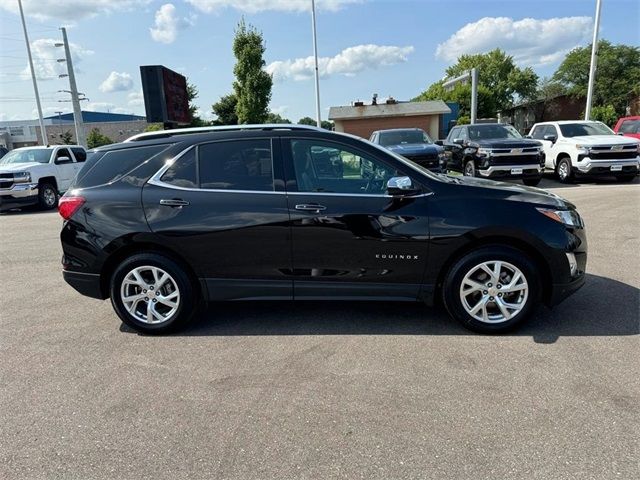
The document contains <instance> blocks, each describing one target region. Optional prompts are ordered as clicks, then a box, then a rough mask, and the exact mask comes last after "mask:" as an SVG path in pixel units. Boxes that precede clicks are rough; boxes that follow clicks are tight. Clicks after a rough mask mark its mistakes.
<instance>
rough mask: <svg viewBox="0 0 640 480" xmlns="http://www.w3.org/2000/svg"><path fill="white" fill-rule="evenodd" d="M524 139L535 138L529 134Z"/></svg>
mask: <svg viewBox="0 0 640 480" xmlns="http://www.w3.org/2000/svg"><path fill="white" fill-rule="evenodd" d="M524 138H533V137H532V136H531V135H529V134H527V135H525V136H524Z"/></svg>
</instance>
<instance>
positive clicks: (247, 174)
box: [198, 139, 273, 191]
mask: <svg viewBox="0 0 640 480" xmlns="http://www.w3.org/2000/svg"><path fill="white" fill-rule="evenodd" d="M198 159H199V162H198V163H199V173H200V188H207V189H214V190H254V191H272V190H273V167H272V160H271V141H270V140H268V139H259V140H238V141H230V142H216V143H205V144H203V145H200V146H199V147H198Z"/></svg>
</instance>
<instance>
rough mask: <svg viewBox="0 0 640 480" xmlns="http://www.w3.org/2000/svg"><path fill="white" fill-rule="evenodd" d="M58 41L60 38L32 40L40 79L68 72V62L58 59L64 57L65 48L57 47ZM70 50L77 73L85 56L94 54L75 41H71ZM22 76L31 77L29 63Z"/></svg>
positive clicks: (35, 64) (35, 66)
mask: <svg viewBox="0 0 640 480" xmlns="http://www.w3.org/2000/svg"><path fill="white" fill-rule="evenodd" d="M56 42H60V40H55V39H53V38H40V39H38V40H34V41H33V42H31V55H32V56H33V67H34V69H35V71H36V77H37V78H38V79H40V80H53V79H56V78H58V75H61V74H66V73H67V64H66V63H64V62H58V61H57V60H58V59H59V58H64V49H63V48H62V47H56V46H55V45H54V44H55V43H56ZM69 50H70V51H71V60H72V61H73V68H74V71H75V73H76V74H77V73H78V72H80V71H81V69H79V68H78V64H80V63H81V62H82V60H83V59H84V58H86V57H88V56H89V55H93V51H91V50H87V49H85V48H82V47H81V46H80V45H78V44H75V43H69ZM21 76H22V78H23V79H29V78H31V70H30V69H29V65H26V66H25V67H24V69H23V70H22V72H21Z"/></svg>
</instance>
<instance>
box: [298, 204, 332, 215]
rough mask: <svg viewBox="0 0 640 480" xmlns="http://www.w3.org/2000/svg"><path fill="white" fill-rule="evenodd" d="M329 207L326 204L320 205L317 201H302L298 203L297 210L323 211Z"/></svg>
mask: <svg viewBox="0 0 640 480" xmlns="http://www.w3.org/2000/svg"><path fill="white" fill-rule="evenodd" d="M326 209H327V207H325V206H324V205H318V204H317V203H301V204H299V205H296V210H302V211H305V212H316V213H318V212H321V211H322V210H326Z"/></svg>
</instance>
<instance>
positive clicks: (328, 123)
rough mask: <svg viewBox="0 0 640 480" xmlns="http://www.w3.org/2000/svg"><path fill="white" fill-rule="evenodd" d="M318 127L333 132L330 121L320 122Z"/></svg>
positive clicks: (332, 125)
mask: <svg viewBox="0 0 640 480" xmlns="http://www.w3.org/2000/svg"><path fill="white" fill-rule="evenodd" d="M320 125H321V126H322V128H324V129H325V130H333V127H334V124H333V122H332V121H330V120H321V121H320Z"/></svg>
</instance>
